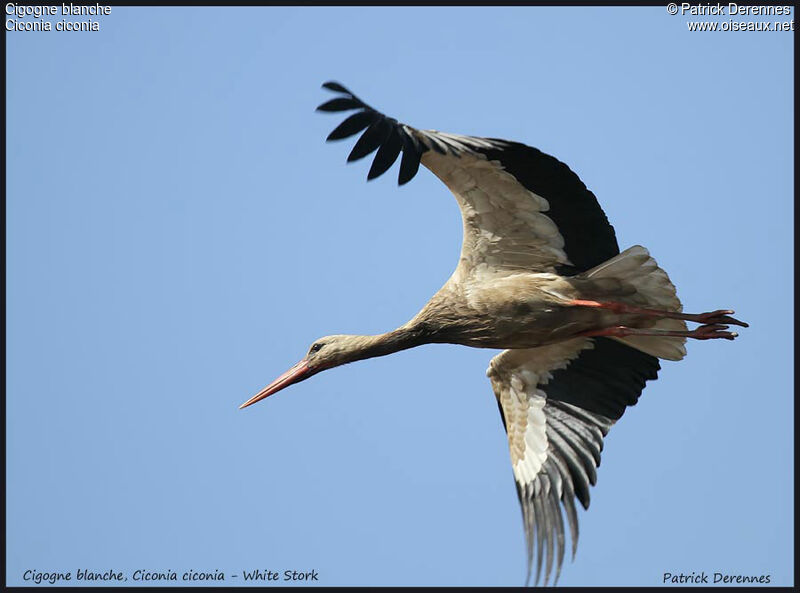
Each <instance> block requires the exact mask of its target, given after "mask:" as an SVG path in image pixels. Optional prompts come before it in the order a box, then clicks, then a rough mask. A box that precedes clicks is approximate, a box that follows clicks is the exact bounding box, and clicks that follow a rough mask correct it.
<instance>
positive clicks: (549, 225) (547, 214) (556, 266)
mask: <svg viewBox="0 0 800 593" xmlns="http://www.w3.org/2000/svg"><path fill="white" fill-rule="evenodd" d="M322 86H323V87H325V88H327V89H329V90H332V91H335V92H338V93H343V96H341V97H338V98H336V99H331V100H330V101H328V102H326V103H323V104H322V105H320V106H319V107H318V108H317V109H318V110H320V111H346V110H352V109H356V110H357V111H356V113H354V114H352V115H350V116H349V117H348V118H347V119H346V120H344V122H342V123H341V124H340V125H339V126H338V127H337V128H336V129H334V130H333V132H331V133H330V135H328V140H338V139H341V138H347V137H348V136H352V135H354V134H357V133H359V132H361V131H364V133H363V134H362V135H361V137H360V138H359V139H358V141H357V142H356V144H355V146H354V147H353V150H352V152H351V153H350V155H349V156H348V157H347V160H348V162H349V161H354V160H357V159H360V158H363V157H365V156H367V155H368V154H370V153H371V152H373V151H374V150H376V149H377V151H378V152H377V154H376V155H375V159H374V161H373V163H372V167H371V168H370V170H369V173H368V175H367V179H373V178H375V177H377V176H379V175H381V174H382V173H384V172H385V171H386V170H387V169H389V167H391V166H392V164H393V163H394V161H395V160H397V157H398V156H399V155H400V153H401V152H402V153H403V158H402V160H401V163H400V174H399V178H398V181H399V183H400V184H401V185H402V184H404V183H406V182H408V181H410V180H411V179H412V178H413V177H414V175H416V173H417V170H418V169H419V165H420V162H421V163H422V164H423V165H425V166H426V167H427V168H428V169H430V170H431V171H432V172H433V173H434V174H435V175H436V176H437V177H439V178H440V179H441V180H442V181H443V182H444V183H445V184H446V185H447V186H448V187H449V188H450V190H451V191H452V192H453V194H454V195H455V196H456V199H457V200H458V204H459V206H460V208H461V215H462V219H463V222H464V242H463V245H462V248H461V259H460V262H459V268H458V269H457V273H469V272H470V271H473V270H481V271H490V272H491V271H493V270H506V271H513V270H525V271H528V272H553V271H558V272H559V273H561V274H573V273H577V272H581V271H585V270H588V269H589V268H591V267H594V266H596V265H598V264H600V263H602V262H604V261H606V260H607V259H609V258H610V257H612V256H614V255H616V254H617V253H619V247H618V246H617V239H616V236H615V235H614V228H613V227H612V226H611V225H610V224H609V222H608V219H607V218H606V216H605V214H604V213H603V210H602V209H601V208H600V206H599V204H598V203H597V199H596V198H595V196H594V194H593V193H592V192H590V191H589V190H588V189H586V186H585V185H584V184H583V183H582V182H581V180H580V179H579V178H578V176H577V175H575V173H573V172H572V171H571V170H570V169H569V167H567V165H565V164H564V163H562V162H561V161H559V160H557V159H555V158H554V157H552V156H550V155H547V154H545V153H543V152H541V151H539V150H537V149H536V148H532V147H530V146H525V145H524V144H519V143H517V142H509V141H506V140H499V139H496V138H477V137H473V136H459V135H456V134H446V133H443V132H437V131H435V130H418V129H416V128H413V127H411V126H408V125H405V124H402V123H399V122H398V121H397V120H396V119H393V118H391V117H387V116H385V115H383V114H382V113H380V112H378V111H376V110H375V109H373V108H372V107H370V106H369V105H367V104H366V103H364V102H363V101H362V100H361V99H359V98H358V97H356V96H355V95H354V94H353V93H351V92H350V91H348V90H347V89H346V88H345V87H343V86H342V85H340V84H338V83H335V82H326V83H325V84H324V85H322Z"/></svg>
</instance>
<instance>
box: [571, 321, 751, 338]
mask: <svg viewBox="0 0 800 593" xmlns="http://www.w3.org/2000/svg"><path fill="white" fill-rule="evenodd" d="M726 329H728V326H727V325H720V324H716V323H715V324H709V325H701V326H700V327H698V328H697V329H694V330H691V331H671V330H666V329H639V328H636V327H625V326H624V325H617V326H615V327H606V328H603V329H593V330H589V331H586V332H581V333H580V334H579V335H581V336H586V337H592V336H609V337H614V338H624V337H625V336H674V337H677V338H694V339H696V340H712V339H714V338H724V339H726V340H733V339H734V338H736V337H737V336H738V335H739V334H737V333H736V332H729V331H724V330H726Z"/></svg>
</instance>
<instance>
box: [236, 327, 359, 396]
mask: <svg viewBox="0 0 800 593" xmlns="http://www.w3.org/2000/svg"><path fill="white" fill-rule="evenodd" d="M372 338H373V336H347V335H338V336H325V337H324V338H320V339H319V340H316V341H315V342H314V343H313V344H311V347H310V348H309V349H308V353H307V354H306V355H305V357H303V359H302V360H301V361H300V362H298V363H297V364H296V365H294V366H293V367H292V368H290V369H289V370H288V371H286V372H285V373H283V374H282V375H281V376H280V377H278V378H277V379H275V380H274V381H273V382H272V383H270V384H269V385H267V386H266V387H265V388H264V389H262V390H261V391H259V392H258V393H257V394H256V395H254V396H253V397H251V398H250V399H249V400H247V401H246V402H245V403H243V404H242V405H241V406H239V409H241V408H246V407H247V406H250V405H252V404H254V403H256V402H257V401H260V400H262V399H264V398H265V397H269V396H270V395H272V394H273V393H276V392H278V391H280V390H281V389H283V388H284V387H288V386H289V385H293V384H294V383H299V382H300V381H305V380H306V379H308V378H309V377H311V376H312V375H316V374H317V373H318V372H320V371H324V370H325V369H331V368H333V367H338V366H339V365H343V364H346V363H348V362H353V361H354V360H360V359H362V358H367V357H368V356H370V354H369V353H368V352H369V349H370V346H372V343H373V342H374V339H372Z"/></svg>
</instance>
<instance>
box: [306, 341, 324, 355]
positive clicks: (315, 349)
mask: <svg viewBox="0 0 800 593" xmlns="http://www.w3.org/2000/svg"><path fill="white" fill-rule="evenodd" d="M324 345H325V344H323V343H321V342H317V343H316V344H314V345H312V346H311V350H309V353H311V352H319V351H320V349H321V348H322V347H323V346H324Z"/></svg>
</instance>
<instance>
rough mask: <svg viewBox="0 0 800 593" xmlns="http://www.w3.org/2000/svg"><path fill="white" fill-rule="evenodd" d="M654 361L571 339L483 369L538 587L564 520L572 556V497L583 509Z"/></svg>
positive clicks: (507, 354)
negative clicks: (611, 435)
mask: <svg viewBox="0 0 800 593" xmlns="http://www.w3.org/2000/svg"><path fill="white" fill-rule="evenodd" d="M659 368H660V367H659V363H658V359H657V358H654V357H652V356H650V355H648V354H645V353H643V352H639V351H638V350H634V349H633V348H630V347H628V346H625V345H624V344H620V343H619V342H615V341H613V340H609V339H607V338H576V339H573V340H568V341H565V342H560V343H557V344H553V345H550V346H543V347H540V348H530V349H524V350H505V351H504V352H502V353H500V354H498V355H497V356H495V357H494V358H493V359H492V361H491V363H490V365H489V369H488V370H487V371H486V374H487V376H488V377H489V378H490V379H491V382H492V387H493V388H494V392H495V395H496V397H497V402H498V405H499V407H500V414H501V416H502V417H503V422H504V424H505V428H506V432H507V434H508V444H509V449H510V452H511V465H512V468H513V470H514V478H515V481H516V485H517V494H518V496H519V501H520V504H521V505H522V517H523V521H524V526H525V539H526V541H527V545H528V579H530V576H531V568H532V565H533V557H534V551H535V552H536V581H535V582H536V583H538V582H539V576H540V572H541V567H542V560H543V556H545V558H546V562H545V567H546V568H545V578H544V582H545V584H547V581H548V579H549V577H550V573H551V569H552V567H553V564H554V563H555V567H556V575H555V580H554V582H558V577H559V575H560V573H561V564H562V562H563V560H564V541H565V535H564V518H563V515H562V510H561V509H562V507H563V509H564V511H565V514H566V518H567V525H568V526H569V531H570V539H571V541H572V556H573V558H574V557H575V550H576V549H577V545H578V517H577V514H576V511H575V500H574V499H575V498H577V499H578V500H579V501H580V503H581V504H582V505H583V507H584V508H586V509H588V508H589V486H590V485H591V486H593V485H594V484H595V482H596V480H597V471H596V470H597V467H598V466H599V465H600V452H601V451H602V450H603V437H604V436H605V435H606V434H607V433H608V431H609V429H610V428H611V426H612V425H613V424H614V422H615V421H616V420H618V419H619V418H620V416H622V413H623V412H624V411H625V408H626V406H631V405H634V404H635V403H636V401H637V400H638V398H639V395H640V394H641V392H642V389H643V388H644V385H645V382H646V381H647V380H649V379H656V378H657V372H658V369H659Z"/></svg>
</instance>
